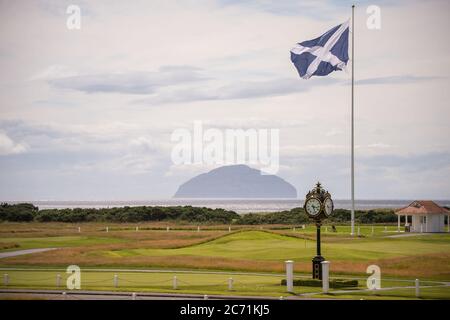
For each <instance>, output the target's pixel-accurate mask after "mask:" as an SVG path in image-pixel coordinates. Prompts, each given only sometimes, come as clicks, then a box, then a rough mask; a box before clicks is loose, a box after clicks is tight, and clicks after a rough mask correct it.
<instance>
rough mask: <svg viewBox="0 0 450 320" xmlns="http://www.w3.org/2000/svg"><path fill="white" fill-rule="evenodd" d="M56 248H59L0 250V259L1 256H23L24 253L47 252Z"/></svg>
mask: <svg viewBox="0 0 450 320" xmlns="http://www.w3.org/2000/svg"><path fill="white" fill-rule="evenodd" d="M56 249H57V248H40V249H26V250H17V251H8V252H0V259H1V258H9V257H15V256H21V255H24V254H31V253H38V252H45V251H50V250H56Z"/></svg>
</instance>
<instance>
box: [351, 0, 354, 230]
mask: <svg viewBox="0 0 450 320" xmlns="http://www.w3.org/2000/svg"><path fill="white" fill-rule="evenodd" d="M354 78H355V5H352V112H351V113H352V133H351V134H352V139H351V140H352V147H351V149H352V151H351V158H352V160H351V167H352V169H351V180H352V182H351V190H352V210H351V220H352V221H351V235H352V236H353V235H354V234H355V150H354V149H355V138H354V123H353V119H354V116H353V107H354V100H355V99H354V93H355V91H354V86H355V82H354Z"/></svg>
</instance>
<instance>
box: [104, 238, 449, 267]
mask: <svg viewBox="0 0 450 320" xmlns="http://www.w3.org/2000/svg"><path fill="white" fill-rule="evenodd" d="M449 240H450V235H437V236H434V235H430V236H426V238H425V237H422V238H420V239H416V238H414V237H408V238H375V239H372V238H358V239H349V240H347V241H339V242H332V241H330V242H327V241H326V240H325V241H324V242H323V243H322V254H323V255H324V256H325V257H326V258H327V259H329V260H331V261H333V260H352V261H367V260H372V259H379V258H393V257H401V256H411V255H416V254H427V253H436V252H449V251H450V241H449ZM315 250H316V243H315V241H312V240H305V239H300V238H294V237H288V236H284V235H279V234H273V233H269V232H263V231H247V232H239V233H235V234H231V235H229V236H225V237H222V238H219V239H216V240H213V241H210V242H207V243H203V244H199V245H194V246H190V247H185V248H178V249H125V250H117V251H105V252H103V254H104V255H107V256H109V257H130V256H136V255H149V256H180V255H181V256H182V255H190V256H208V257H225V258H242V259H254V260H280V261H283V260H286V259H291V260H295V261H310V260H311V257H312V256H314V255H315Z"/></svg>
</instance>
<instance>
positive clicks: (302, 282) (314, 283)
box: [281, 279, 358, 288]
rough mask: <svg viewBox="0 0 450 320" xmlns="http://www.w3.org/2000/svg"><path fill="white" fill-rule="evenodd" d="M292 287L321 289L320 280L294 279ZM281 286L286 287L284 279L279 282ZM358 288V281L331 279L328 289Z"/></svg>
mask: <svg viewBox="0 0 450 320" xmlns="http://www.w3.org/2000/svg"><path fill="white" fill-rule="evenodd" d="M293 284H294V286H299V287H321V286H322V280H318V279H294V281H293ZM281 285H282V286H285V285H286V279H282V280H281ZM354 287H358V280H345V279H333V280H330V288H354Z"/></svg>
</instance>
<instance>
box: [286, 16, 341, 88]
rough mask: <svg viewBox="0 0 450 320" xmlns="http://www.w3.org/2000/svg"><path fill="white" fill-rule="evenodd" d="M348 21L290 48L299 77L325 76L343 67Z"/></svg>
mask: <svg viewBox="0 0 450 320" xmlns="http://www.w3.org/2000/svg"><path fill="white" fill-rule="evenodd" d="M349 22H350V20H348V21H346V22H344V23H343V24H340V25H338V26H336V27H334V28H333V29H331V30H329V31H327V32H326V33H324V34H323V35H322V36H320V37H319V38H316V39H313V40H308V41H303V42H301V43H298V44H297V45H296V46H295V47H294V48H292V49H291V61H292V63H294V65H295V67H296V68H297V71H298V74H299V75H300V77H302V78H303V79H309V78H311V76H326V75H327V74H330V73H331V72H333V71H336V70H343V69H344V68H345V66H346V65H347V62H348V33H349Z"/></svg>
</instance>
